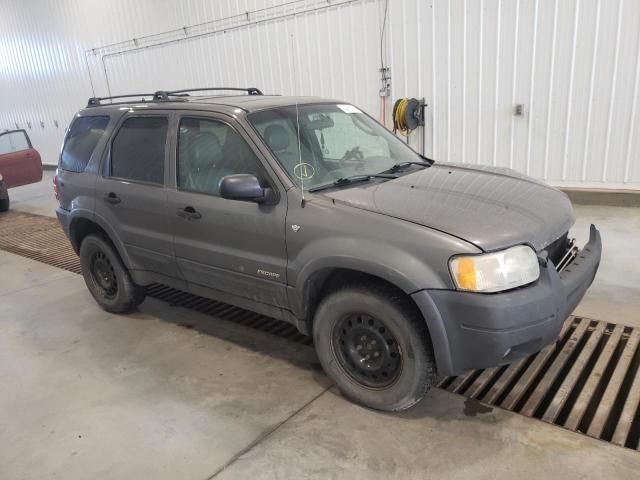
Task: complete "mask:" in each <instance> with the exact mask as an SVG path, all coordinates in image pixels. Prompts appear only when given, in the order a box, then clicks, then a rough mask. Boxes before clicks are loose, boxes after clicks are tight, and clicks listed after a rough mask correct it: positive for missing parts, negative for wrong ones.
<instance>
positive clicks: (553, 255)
mask: <svg viewBox="0 0 640 480" xmlns="http://www.w3.org/2000/svg"><path fill="white" fill-rule="evenodd" d="M568 235H569V233H568V232H567V233H565V234H564V235H563V236H561V237H560V238H559V239H557V240H556V241H554V242H552V243H550V244H549V245H547V246H546V247H545V249H544V251H546V252H547V257H548V258H549V260H551V261H552V262H553V264H554V265H558V264H559V263H560V260H562V257H564V255H565V253H567V249H568V248H569V238H568Z"/></svg>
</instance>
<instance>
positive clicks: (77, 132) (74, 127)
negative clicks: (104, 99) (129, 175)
mask: <svg viewBox="0 0 640 480" xmlns="http://www.w3.org/2000/svg"><path fill="white" fill-rule="evenodd" d="M108 123H109V117H107V116H99V117H78V118H76V119H75V120H74V122H73V123H72V124H71V128H70V129H69V133H68V134H67V138H66V140H65V142H64V147H63V148H62V155H61V157H60V168H62V169H63V170H69V171H71V172H84V169H85V168H86V167H87V164H88V163H89V159H90V158H91V155H92V154H93V151H94V150H95V148H96V145H97V144H98V140H100V138H101V137H102V134H103V133H104V130H105V128H107V124H108Z"/></svg>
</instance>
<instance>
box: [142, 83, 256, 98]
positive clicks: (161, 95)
mask: <svg viewBox="0 0 640 480" xmlns="http://www.w3.org/2000/svg"><path fill="white" fill-rule="evenodd" d="M224 90H231V91H234V92H247V95H262V94H263V93H262V92H261V91H260V90H259V89H257V88H255V87H249V88H238V87H206V88H186V89H183V90H160V91H158V92H156V93H155V94H154V96H153V99H154V100H160V101H165V102H166V101H168V100H169V97H172V96H185V95H186V94H188V93H190V92H209V91H224Z"/></svg>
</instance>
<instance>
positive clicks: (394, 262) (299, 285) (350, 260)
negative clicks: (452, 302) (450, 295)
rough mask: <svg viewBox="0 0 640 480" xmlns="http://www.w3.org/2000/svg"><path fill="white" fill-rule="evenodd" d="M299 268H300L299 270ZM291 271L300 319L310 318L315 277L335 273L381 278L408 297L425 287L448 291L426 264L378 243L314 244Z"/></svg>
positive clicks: (293, 299) (293, 303)
mask: <svg viewBox="0 0 640 480" xmlns="http://www.w3.org/2000/svg"><path fill="white" fill-rule="evenodd" d="M337 252H339V253H337ZM298 262H299V263H298ZM298 264H301V265H300V267H298V266H297V265H298ZM289 267H290V270H289V272H288V275H289V276H288V278H289V285H290V287H291V288H290V289H289V292H290V299H289V301H290V304H291V306H292V309H293V311H294V313H295V314H296V316H298V317H300V318H306V317H307V313H308V305H307V303H308V302H307V300H308V298H309V289H310V288H312V283H313V280H314V279H315V278H316V275H317V274H319V273H321V272H330V271H332V270H334V269H346V270H352V271H356V272H361V273H365V274H368V275H372V276H375V277H378V278H381V279H382V280H385V281H387V282H389V283H390V284H392V285H394V286H396V287H398V288H399V289H401V290H402V291H403V292H405V293H407V294H409V295H410V294H411V293H413V292H416V291H418V290H420V289H422V288H424V285H429V286H430V288H448V287H449V285H447V284H445V283H444V282H443V280H442V278H441V276H440V274H438V272H436V271H434V270H433V269H432V268H431V267H430V266H429V265H427V264H426V262H425V261H423V260H421V259H419V258H416V257H415V256H413V255H411V254H410V253H409V252H406V251H403V250H401V249H399V248H394V247H392V246H390V245H388V244H386V245H385V244H383V243H382V242H380V241H378V240H376V239H371V240H370V241H367V242H363V241H359V242H355V241H354V240H353V239H351V238H325V239H323V240H318V241H314V242H311V243H309V244H308V245H306V246H305V247H304V248H303V249H302V250H301V251H300V253H299V255H298V256H297V259H296V260H295V261H294V262H292V263H291V264H290V265H289Z"/></svg>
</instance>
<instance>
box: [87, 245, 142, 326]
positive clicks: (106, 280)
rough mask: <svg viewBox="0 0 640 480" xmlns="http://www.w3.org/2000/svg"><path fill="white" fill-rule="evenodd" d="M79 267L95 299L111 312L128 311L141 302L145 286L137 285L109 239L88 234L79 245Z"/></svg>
mask: <svg viewBox="0 0 640 480" xmlns="http://www.w3.org/2000/svg"><path fill="white" fill-rule="evenodd" d="M80 266H81V268H82V276H83V277H84V281H85V283H86V284H87V288H88V289H89V292H91V295H92V296H93V298H94V299H95V301H96V302H97V303H98V305H100V306H101V307H102V308H103V309H104V310H106V311H107V312H111V313H128V312H131V311H133V310H135V308H136V307H137V306H138V305H140V303H142V301H143V300H144V297H145V291H144V288H142V287H140V286H139V285H136V284H135V283H134V282H133V280H132V279H131V275H129V271H128V270H127V268H126V267H125V266H124V264H123V263H122V260H121V259H120V255H118V252H117V251H116V250H115V248H114V247H113V245H112V244H111V242H109V241H108V240H106V239H105V238H103V237H101V236H98V235H88V236H87V237H85V238H84V240H83V241H82V244H81V245H80Z"/></svg>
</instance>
